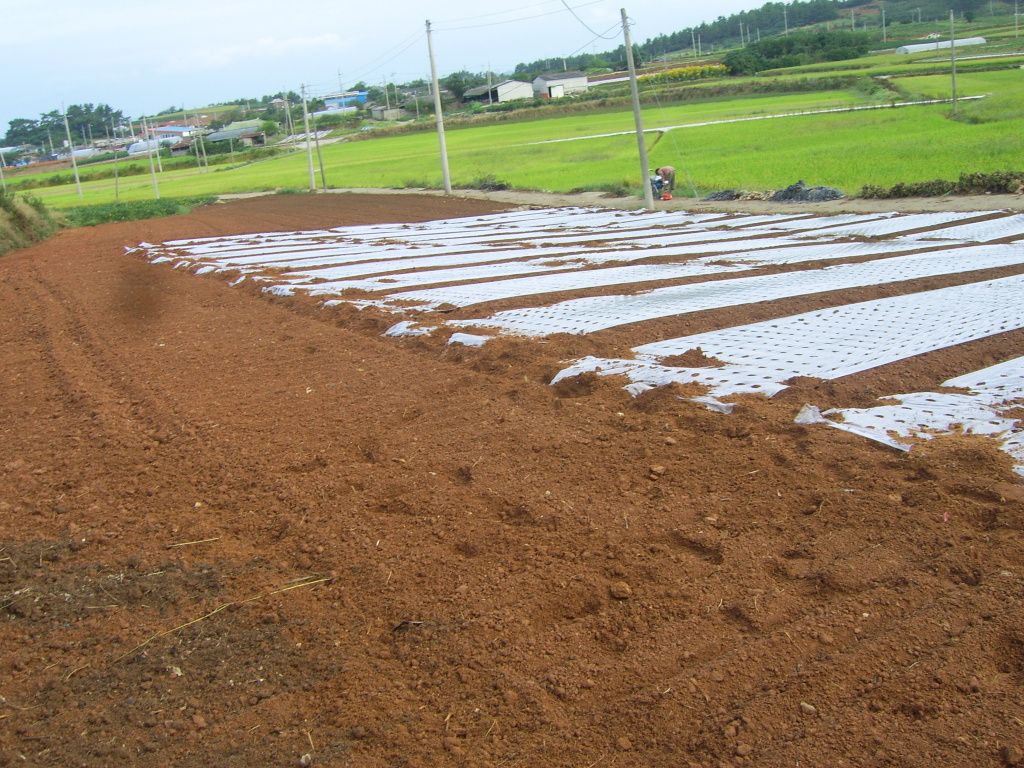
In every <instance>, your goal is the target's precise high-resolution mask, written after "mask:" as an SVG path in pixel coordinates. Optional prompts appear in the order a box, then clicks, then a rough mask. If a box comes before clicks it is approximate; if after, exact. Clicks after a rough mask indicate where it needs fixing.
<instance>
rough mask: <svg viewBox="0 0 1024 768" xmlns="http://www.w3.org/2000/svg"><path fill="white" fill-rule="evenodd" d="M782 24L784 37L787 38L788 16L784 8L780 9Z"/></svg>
mask: <svg viewBox="0 0 1024 768" xmlns="http://www.w3.org/2000/svg"><path fill="white" fill-rule="evenodd" d="M782 23H783V24H784V25H785V27H786V37H789V14H788V13H787V12H786V7H785V6H783V7H782Z"/></svg>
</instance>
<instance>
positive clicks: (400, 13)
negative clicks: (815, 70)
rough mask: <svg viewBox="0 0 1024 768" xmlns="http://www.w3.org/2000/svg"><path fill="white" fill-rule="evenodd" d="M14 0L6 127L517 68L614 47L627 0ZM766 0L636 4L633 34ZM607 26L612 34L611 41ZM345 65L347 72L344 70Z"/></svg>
mask: <svg viewBox="0 0 1024 768" xmlns="http://www.w3.org/2000/svg"><path fill="white" fill-rule="evenodd" d="M566 1H567V2H568V3H569V6H570V7H571V8H572V9H573V11H574V13H575V16H578V17H579V18H578V19H577V18H575V17H574V15H573V13H570V12H569V11H567V10H566V6H565V4H564V3H563V2H562V0H547V1H546V2H532V3H531V2H530V0H520V2H521V4H520V2H517V0H475V2H467V1H466V0H376V1H374V0H369V1H360V0H330V2H328V1H327V0H305V1H304V2H295V3H282V2H280V0H273V2H271V1H270V0H244V2H243V1H242V0H205V1H203V2H200V1H199V0H180V2H166V0H151V1H150V2H139V1H138V0H128V2H124V1H123V0H122V1H119V2H111V1H110V0H90V1H88V2H86V1H84V0H45V2H38V1H29V0H24V1H23V2H14V1H13V0H8V2H5V3H3V5H4V6H6V7H5V8H4V10H3V12H2V16H3V27H4V29H5V31H6V34H5V36H4V37H5V40H4V43H3V46H2V48H0V50H2V53H0V72H2V73H3V75H2V82H3V91H2V100H0V135H2V132H6V130H7V126H8V123H9V121H10V120H13V119H15V118H29V119H38V117H39V115H40V114H42V113H45V112H48V111H50V110H53V109H58V110H59V109H61V104H62V103H63V104H65V105H66V104H84V103H92V104H100V103H105V104H109V105H110V106H111V107H113V108H114V109H120V110H122V111H123V112H124V113H125V114H126V115H127V116H130V117H138V116H139V115H143V114H154V113H156V112H159V111H160V110H162V109H166V108H167V107H170V106H171V105H176V106H179V107H180V106H182V105H184V106H185V107H187V108H189V109H191V108H196V107H201V106H205V105H207V104H213V103H218V102H227V101H232V100H235V99H239V98H243V97H250V98H253V97H255V98H259V97H260V96H262V95H264V94H271V93H276V92H278V91H281V90H294V91H296V92H298V91H299V88H300V86H301V85H302V84H306V85H307V86H308V87H309V92H310V93H311V94H312V95H323V94H326V93H329V92H333V91H336V90H337V89H338V85H339V79H340V81H341V83H343V85H344V87H346V88H347V87H349V86H350V85H352V84H353V83H355V82H357V81H359V80H364V81H366V82H367V83H369V84H379V83H381V82H383V81H384V80H389V81H390V80H392V75H394V81H395V82H400V83H401V82H408V81H410V80H414V79H417V78H425V79H426V78H429V76H430V59H429V56H428V53H427V42H426V35H425V24H424V22H425V21H426V20H427V19H430V21H431V24H432V26H433V28H434V32H435V34H434V51H435V54H436V57H437V67H438V74H439V76H442V77H443V76H444V75H445V74H448V73H450V72H454V71H457V70H461V69H467V70H470V71H474V72H476V71H486V70H487V69H488V68H489V69H491V70H493V71H495V72H503V71H508V72H510V71H512V70H513V69H514V68H515V66H516V64H518V63H520V62H530V61H535V60H537V59H541V58H549V57H550V58H554V57H558V56H563V55H564V56H568V55H572V54H574V53H579V52H601V51H605V50H611V49H613V48H614V47H615V46H616V45H618V44H619V43H620V42H621V39H622V36H621V29H620V28H619V27H618V23H619V18H620V8H622V7H623V0H596V1H594V0H566ZM762 4H763V0H718V1H717V2H716V3H714V4H712V3H681V2H673V1H672V0H629V1H628V2H627V3H626V5H625V7H626V10H627V11H628V13H629V16H630V19H631V20H632V22H633V24H632V27H631V34H632V36H633V39H634V41H635V42H643V41H644V40H646V39H648V38H650V37H655V36H657V35H659V34H662V33H669V32H674V31H677V30H679V29H684V28H686V27H689V26H692V25H695V24H700V23H701V22H702V21H712V20H713V19H714V17H717V16H718V15H728V14H730V13H735V12H737V11H740V10H743V9H752V8H757V7H760V6H761V5H762ZM598 35H605V36H607V38H608V39H602V38H601V37H598ZM339 72H340V78H339Z"/></svg>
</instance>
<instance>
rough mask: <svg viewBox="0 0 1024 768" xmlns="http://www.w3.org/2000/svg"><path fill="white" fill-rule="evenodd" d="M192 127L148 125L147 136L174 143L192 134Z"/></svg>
mask: <svg viewBox="0 0 1024 768" xmlns="http://www.w3.org/2000/svg"><path fill="white" fill-rule="evenodd" d="M192 131H193V129H192V128H190V127H188V126H187V125H161V126H157V127H156V128H153V127H150V129H149V138H151V139H156V140H157V141H173V142H175V143H177V142H179V141H181V140H182V139H185V138H188V137H189V136H191V135H192Z"/></svg>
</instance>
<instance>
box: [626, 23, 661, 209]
mask: <svg viewBox="0 0 1024 768" xmlns="http://www.w3.org/2000/svg"><path fill="white" fill-rule="evenodd" d="M622 35H623V38H624V39H625V41H626V64H627V65H628V67H629V92H630V94H631V95H632V97H633V120H634V121H635V122H636V144H637V149H638V150H639V151H640V184H641V185H642V188H643V190H644V206H645V207H646V208H648V209H653V208H654V190H653V189H651V169H650V167H649V166H648V160H647V142H645V141H644V121H643V118H642V117H641V115H640V90H639V88H638V87H637V84H636V64H635V62H634V61H633V41H632V40H631V39H630V37H629V19H628V18H627V16H626V9H625V8H623V9H622Z"/></svg>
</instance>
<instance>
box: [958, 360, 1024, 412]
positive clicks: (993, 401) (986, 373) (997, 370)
mask: <svg viewBox="0 0 1024 768" xmlns="http://www.w3.org/2000/svg"><path fill="white" fill-rule="evenodd" d="M942 386H944V387H966V388H967V389H970V390H971V391H972V392H974V393H975V396H976V397H978V398H980V399H982V400H984V402H986V403H989V404H990V405H1005V404H1007V403H1012V402H1015V401H1017V400H1020V399H1022V398H1024V357H1017V358H1014V359H1013V360H1007V361H1006V362H1005V363H998V364H996V365H991V366H989V367H988V368H983V369H981V370H980V371H974V372H973V373H965V374H964V375H963V376H957V377H955V378H952V379H948V380H947V381H944V382H942Z"/></svg>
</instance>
